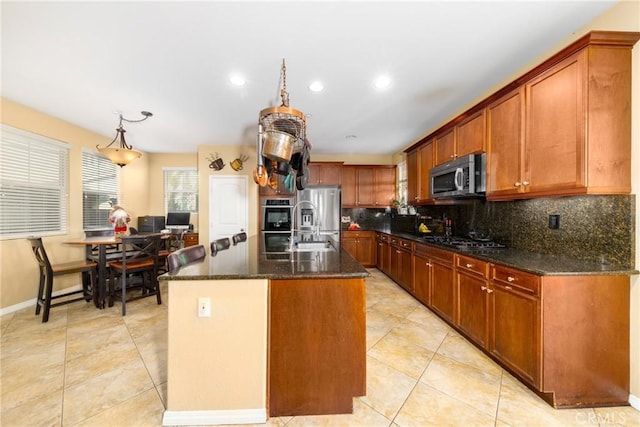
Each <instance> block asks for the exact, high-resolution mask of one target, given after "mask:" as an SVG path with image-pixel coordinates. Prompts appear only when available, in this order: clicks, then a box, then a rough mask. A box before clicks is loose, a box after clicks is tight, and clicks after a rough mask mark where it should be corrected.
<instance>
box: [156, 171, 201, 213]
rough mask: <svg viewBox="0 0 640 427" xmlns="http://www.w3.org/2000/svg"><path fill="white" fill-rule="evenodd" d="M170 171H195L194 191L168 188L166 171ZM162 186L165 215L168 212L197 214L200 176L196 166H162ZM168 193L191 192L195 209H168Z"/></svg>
mask: <svg viewBox="0 0 640 427" xmlns="http://www.w3.org/2000/svg"><path fill="white" fill-rule="evenodd" d="M172 171H190V172H194V173H195V178H196V183H195V184H196V187H195V189H194V191H186V190H184V191H179V190H171V189H169V188H168V187H169V182H168V179H167V173H168V172H172ZM162 181H163V182H162V186H163V191H164V212H165V216H166V215H167V213H169V212H189V213H191V214H192V215H193V214H195V215H197V214H198V210H199V209H200V194H199V185H200V177H199V176H198V168H197V167H193V166H182V167H164V168H162ZM170 193H193V194H194V196H195V210H189V211H186V210H175V209H174V210H171V211H169V199H170V198H169V194H170Z"/></svg>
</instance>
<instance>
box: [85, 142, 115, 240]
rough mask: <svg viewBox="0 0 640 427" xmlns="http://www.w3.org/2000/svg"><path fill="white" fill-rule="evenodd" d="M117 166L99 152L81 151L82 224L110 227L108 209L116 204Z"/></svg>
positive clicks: (88, 227)
mask: <svg viewBox="0 0 640 427" xmlns="http://www.w3.org/2000/svg"><path fill="white" fill-rule="evenodd" d="M118 177H119V172H118V166H117V165H116V164H114V163H113V162H111V160H109V159H107V158H106V157H104V156H102V155H101V154H100V153H97V152H92V151H89V150H85V151H83V152H82V226H83V228H84V229H85V230H87V229H91V228H104V227H111V226H112V225H111V223H110V222H109V211H110V210H111V207H112V206H114V205H117V204H118Z"/></svg>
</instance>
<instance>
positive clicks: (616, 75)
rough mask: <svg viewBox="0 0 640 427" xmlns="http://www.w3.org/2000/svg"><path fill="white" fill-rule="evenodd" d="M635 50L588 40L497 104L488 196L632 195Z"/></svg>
mask: <svg viewBox="0 0 640 427" xmlns="http://www.w3.org/2000/svg"><path fill="white" fill-rule="evenodd" d="M630 55H631V52H630V49H620V47H619V46H617V45H616V46H602V45H597V46H592V45H589V46H587V47H585V48H584V49H581V50H579V51H577V52H575V53H573V54H572V55H570V56H568V57H566V58H564V59H563V60H561V61H559V62H558V63H556V64H555V65H553V66H552V67H550V68H548V69H546V70H545V71H543V72H541V73H539V74H538V75H536V76H534V77H532V78H531V79H529V80H528V81H526V82H525V83H524V84H523V85H521V86H520V87H519V88H518V89H517V90H515V91H513V92H511V93H509V94H507V95H505V96H504V97H502V98H501V99H499V100H497V101H496V102H494V103H493V104H492V105H490V106H489V107H488V132H487V135H488V146H489V150H488V151H489V157H488V164H489V166H488V168H489V181H488V183H489V184H488V188H487V198H489V199H493V200H497V199H507V198H508V199H513V198H524V197H539V196H548V195H575V194H585V193H592V194H625V193H630V192H631V164H630V161H631V151H630V150H631V144H630V125H631V118H630V115H629V114H630V110H629V108H628V107H629V105H630V102H631V98H630V97H631V60H630Z"/></svg>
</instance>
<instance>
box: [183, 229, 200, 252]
mask: <svg viewBox="0 0 640 427" xmlns="http://www.w3.org/2000/svg"><path fill="white" fill-rule="evenodd" d="M198 244H199V243H198V233H194V232H192V231H190V232H188V233H184V246H185V248H186V247H187V246H197V245H198Z"/></svg>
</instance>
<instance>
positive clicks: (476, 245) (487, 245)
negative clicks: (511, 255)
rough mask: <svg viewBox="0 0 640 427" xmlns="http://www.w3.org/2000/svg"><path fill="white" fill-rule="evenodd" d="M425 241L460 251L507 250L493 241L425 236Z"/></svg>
mask: <svg viewBox="0 0 640 427" xmlns="http://www.w3.org/2000/svg"><path fill="white" fill-rule="evenodd" d="M424 240H426V241H427V242H430V243H437V244H439V245H444V246H451V247H454V248H458V249H505V248H506V246H505V245H503V244H502V243H497V242H494V241H492V240H474V239H470V238H467V237H457V236H452V237H446V236H425V237H424Z"/></svg>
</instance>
